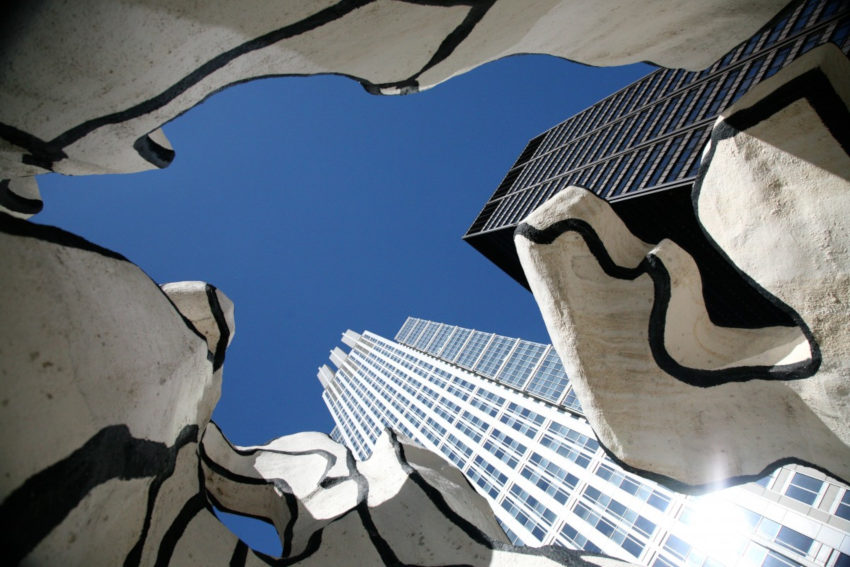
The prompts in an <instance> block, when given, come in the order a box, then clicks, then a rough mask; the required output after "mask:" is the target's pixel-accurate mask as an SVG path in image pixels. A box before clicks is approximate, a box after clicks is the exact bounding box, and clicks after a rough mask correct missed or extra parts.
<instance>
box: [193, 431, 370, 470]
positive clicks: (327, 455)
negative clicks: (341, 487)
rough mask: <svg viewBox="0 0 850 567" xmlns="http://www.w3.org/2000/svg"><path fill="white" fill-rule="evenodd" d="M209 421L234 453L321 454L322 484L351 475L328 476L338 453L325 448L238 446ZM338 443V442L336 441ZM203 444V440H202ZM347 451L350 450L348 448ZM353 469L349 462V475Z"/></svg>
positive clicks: (245, 455) (294, 455)
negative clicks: (296, 448)
mask: <svg viewBox="0 0 850 567" xmlns="http://www.w3.org/2000/svg"><path fill="white" fill-rule="evenodd" d="M209 423H210V425H212V426H213V427H215V429H216V431H218V434H219V436H221V439H222V440H223V441H224V442H225V443H226V444H227V446H228V447H229V448H230V450H231V451H233V452H234V453H236V454H237V455H242V456H244V457H250V456H253V455H256V454H257V453H258V452H260V451H262V452H265V453H274V454H276V455H286V456H290V457H301V456H305V455H320V456H322V457H324V459H325V461H326V464H325V472H324V473H322V476H321V480H320V484H321V482H323V481H325V480H330V481H336V480H338V479H339V480H348V479H349V477H328V476H327V475H328V472H330V470H331V469H332V468H333V467H334V465H336V455H334V454H333V453H331V452H330V451H327V450H325V449H308V450H306V451H282V450H280V449H267V448H265V447H251V448H250V449H246V448H242V447H237V446H235V445H234V444H233V443H231V442H230V440H229V439H228V438H227V437H226V436H225V435H224V433H223V432H222V431H221V428H220V427H219V426H218V424H217V423H216V422H214V421H212V420H210V422H209ZM206 434H207V432H206V429H204V436H206ZM324 435H325V437H327V438H328V439H330V440H331V441H332V442H333V443H336V441H334V440H333V439H331V438H330V436H329V435H327V434H324ZM336 444H338V443H336ZM202 445H203V442H202ZM340 446H341V447H343V446H342V445H340ZM343 448H345V447H343ZM346 451H348V449H346ZM355 468H356V467H355ZM353 470H355V469H353V468H352V467H351V466H350V464H349V467H348V473H349V476H351V475H352V474H354V473H353V472H352V471H353Z"/></svg>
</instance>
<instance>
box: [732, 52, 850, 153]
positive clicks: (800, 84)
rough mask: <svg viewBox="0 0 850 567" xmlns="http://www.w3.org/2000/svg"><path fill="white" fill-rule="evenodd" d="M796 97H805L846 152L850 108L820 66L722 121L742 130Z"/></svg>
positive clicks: (849, 148) (849, 149) (849, 143)
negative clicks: (849, 108)
mask: <svg viewBox="0 0 850 567" xmlns="http://www.w3.org/2000/svg"><path fill="white" fill-rule="evenodd" d="M800 99H805V100H806V101H807V102H808V103H809V104H810V105H811V107H812V109H813V110H814V111H815V113H817V115H818V117H819V118H820V119H821V121H822V122H823V124H824V126H825V127H826V129H827V130H828V131H829V133H830V134H831V135H832V137H833V138H835V141H836V142H838V144H839V145H840V146H841V148H842V149H843V150H844V153H846V154H848V155H850V129H848V128H847V127H846V126H847V125H848V124H850V110H848V108H847V105H846V104H845V103H844V100H843V99H842V98H841V96H840V95H839V94H838V93H837V92H835V88H834V87H833V86H832V83H831V82H830V80H829V78H828V77H827V76H826V74H825V73H824V72H823V70H821V69H820V68H814V69H811V70H809V71H806V72H805V73H802V74H801V75H799V76H798V77H795V78H793V79H791V80H790V81H788V82H786V83H785V84H783V85H782V86H780V87H778V88H777V89H776V90H774V91H773V92H771V93H770V94H768V95H767V96H765V97H764V98H762V99H761V100H759V101H758V102H756V103H755V104H753V105H752V106H749V107H747V108H742V109H741V110H739V111H737V112H735V113H734V114H732V115H731V116H729V117H728V118H726V119H724V122H725V123H726V124H728V125H729V126H731V127H732V128H733V129H735V130H737V131H739V132H742V131H744V130H748V129H750V128H752V127H753V126H755V125H757V124H758V123H760V122H763V121H765V120H767V119H768V118H770V117H771V116H773V115H774V114H776V113H777V112H779V111H780V110H782V109H783V108H785V107H787V106H789V105H791V104H792V103H794V102H796V101H798V100H800ZM733 135H734V134H733Z"/></svg>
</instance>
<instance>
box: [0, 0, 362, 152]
mask: <svg viewBox="0 0 850 567" xmlns="http://www.w3.org/2000/svg"><path fill="white" fill-rule="evenodd" d="M373 1H374V0H341V1H340V2H337V3H336V4H334V5H332V6H328V7H327V8H324V9H322V10H320V11H318V12H316V13H315V14H313V15H311V16H308V17H306V18H304V19H302V20H300V21H298V22H295V23H292V24H289V25H286V26H284V27H282V28H278V29H276V30H273V31H271V32H268V33H265V34H263V35H261V36H259V37H257V38H254V39H251V40H249V41H246V42H245V43H242V44H240V45H237V46H236V47H233V48H231V49H229V50H227V51H225V52H223V53H220V54H218V55H216V56H215V57H213V58H212V59H210V60H208V61H206V62H205V63H203V64H202V65H200V66H199V67H197V68H196V69H195V70H194V71H192V72H191V73H189V74H188V75H186V76H185V77H183V78H182V79H180V80H179V81H177V82H176V83H174V84H173V85H171V86H170V87H168V88H167V89H165V90H164V91H162V92H161V93H159V94H158V95H155V96H153V97H151V98H148V99H146V100H144V101H142V102H140V103H138V104H136V105H134V106H131V107H130V108H127V109H125V110H121V111H118V112H113V113H111V114H107V115H104V116H100V117H98V118H93V119H91V120H87V121H85V122H83V123H82V124H79V125H77V126H75V127H73V128H71V129H69V130H66V131H65V132H63V133H62V134H60V135H59V136H57V137H56V138H54V139H53V140H51V141H50V142H48V143H47V145H48V146H49V147H58V148H65V147H66V146H68V145H70V144H73V143H74V142H76V141H77V140H79V139H81V138H83V137H84V136H86V135H88V134H90V133H91V132H92V131H94V130H96V129H98V128H100V127H101V126H105V125H107V124H118V123H121V122H126V121H127V120H130V119H133V118H138V117H139V116H142V115H145V114H148V113H150V112H152V111H154V110H156V109H158V108H161V107H163V106H165V105H166V104H168V103H169V102H171V101H172V100H174V99H175V98H177V97H178V96H179V95H181V94H183V93H184V92H185V91H187V90H188V89H190V88H191V87H193V86H195V85H196V84H198V83H199V82H201V81H202V80H203V79H205V78H206V77H208V76H209V75H211V74H212V73H214V72H216V71H218V70H219V69H221V68H223V67H225V66H226V65H228V64H229V63H230V62H231V61H233V60H234V59H236V58H238V57H240V56H242V55H245V54H247V53H251V52H252V51H256V50H258V49H262V48H265V47H268V46H270V45H273V44H275V43H277V42H279V41H283V40H285V39H290V38H293V37H296V36H299V35H302V34H304V33H307V32H310V31H313V30H315V29H318V28H320V27H321V26H323V25H326V24H328V23H330V22H333V21H335V20H338V19H340V18H342V17H343V16H346V15H348V14H349V13H351V12H353V11H355V10H357V9H358V8H361V7H363V6H365V5H367V4H370V3H372V2H373ZM0 133H2V130H0Z"/></svg>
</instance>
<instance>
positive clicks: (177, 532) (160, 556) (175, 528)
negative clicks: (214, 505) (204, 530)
mask: <svg viewBox="0 0 850 567" xmlns="http://www.w3.org/2000/svg"><path fill="white" fill-rule="evenodd" d="M206 505H207V502H206V499H205V498H204V496H203V494H195V495H194V496H192V497H191V498H189V500H187V501H186V503H185V504H183V508H181V510H180V513H178V514H177V517H176V518H174V521H173V522H172V523H171V525H170V526H168V529H167V530H166V531H165V534H164V535H163V536H162V540H161V541H160V544H159V551H158V553H157V554H156V563H154V567H168V565H169V564H170V563H171V556H172V555H174V549H175V548H176V547H177V543H178V542H179V541H180V538H181V537H182V536H183V533H184V532H185V531H186V527H187V526H188V525H189V523H190V522H191V521H192V520H194V519H195V517H196V516H197V515H198V514H199V513H200V512H201V510H203V509H204V508H206Z"/></svg>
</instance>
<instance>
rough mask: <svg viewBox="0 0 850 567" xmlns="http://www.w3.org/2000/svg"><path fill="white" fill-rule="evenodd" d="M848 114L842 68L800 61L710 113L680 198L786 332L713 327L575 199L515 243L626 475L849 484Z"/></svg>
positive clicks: (688, 265)
mask: <svg viewBox="0 0 850 567" xmlns="http://www.w3.org/2000/svg"><path fill="white" fill-rule="evenodd" d="M848 107H850V62H848V60H847V58H846V57H845V56H844V55H843V54H842V53H841V52H840V50H838V49H837V48H835V47H834V46H832V45H825V46H823V47H821V48H818V49H817V50H814V51H812V52H811V53H809V54H807V55H805V56H804V57H801V58H800V59H799V60H797V61H795V62H794V63H793V64H792V65H790V66H789V67H788V68H786V69H785V70H783V71H782V72H780V73H779V74H777V75H775V76H774V77H772V78H770V79H769V80H766V81H764V82H763V83H761V84H760V85H758V86H757V87H756V88H755V89H753V91H751V92H750V93H749V94H747V95H746V96H745V97H743V98H741V99H740V100H739V101H738V102H737V103H736V104H735V105H734V106H732V107H731V108H729V109H728V110H727V111H725V112H724V113H723V114H722V116H721V117H720V118H719V119H718V122H717V123H716V125H715V127H714V130H713V134H712V139H711V142H710V144H709V146H708V148H706V151H705V154H704V156H703V163H702V170H701V173H700V176H699V179H698V181H697V183H696V187H695V190H694V205H695V207H696V212H697V216H698V219H699V221H700V222H701V225H702V227H703V229H704V231H705V232H706V234H707V235H708V237H709V238H710V239H711V240H712V241H713V242H714V244H715V246H717V247H718V248H719V249H720V250H721V252H722V253H723V254H725V256H726V257H727V258H728V260H729V261H730V262H732V263H733V264H734V265H735V266H736V267H737V269H738V270H740V271H741V272H742V273H743V274H744V275H745V277H746V278H748V280H749V281H750V282H751V284H752V285H753V286H755V287H756V288H757V289H759V290H760V291H761V293H762V294H763V295H764V296H766V297H767V298H768V299H769V300H770V301H771V302H772V303H773V304H774V305H775V306H776V308H777V309H779V310H782V311H784V312H785V313H786V314H787V315H788V316H789V317H790V319H791V320H792V321H793V322H794V325H793V326H777V327H767V328H747V329H735V328H728V327H719V326H717V325H715V324H714V323H712V321H711V316H710V313H708V312H707V310H706V307H705V303H704V299H703V295H702V290H701V278H700V273H699V270H698V267H697V265H696V264H695V262H694V260H693V259H692V258H691V257H690V256H689V255H688V254H687V253H685V252H684V251H683V250H682V249H681V248H679V247H678V246H677V245H676V244H675V243H674V242H672V241H669V240H663V241H661V242H659V243H646V242H642V241H640V240H639V239H637V238H635V237H634V236H633V235H632V234H631V233H630V232H629V230H628V228H627V227H626V225H625V224H624V223H623V222H622V221H621V220H620V219H619V217H617V216H616V214H614V213H613V211H612V210H611V208H610V206H609V205H608V204H607V203H605V202H604V201H602V200H600V199H598V198H597V197H595V196H594V195H593V194H592V193H590V192H588V191H586V190H583V189H581V188H577V187H573V188H570V189H569V190H567V191H564V192H562V193H560V194H558V195H556V196H555V197H554V198H552V199H551V200H550V201H549V202H547V203H545V204H544V205H543V206H542V207H541V208H539V209H538V210H536V211H535V212H533V213H532V214H531V215H530V216H529V217H528V218H527V219H526V221H525V223H523V224H521V225H520V226H519V227H518V229H517V233H516V237H515V241H516V244H517V249H518V252H519V254H520V259H521V261H522V264H523V269H524V270H525V273H526V276H527V277H528V280H529V283H530V285H531V289H532V291H533V292H534V295H535V298H536V299H537V301H538V304H539V306H540V309H541V312H542V313H543V318H544V320H545V321H546V325H547V328H548V330H549V332H550V335H551V336H552V339H553V344H554V345H555V347H556V348H557V349H558V352H559V354H560V355H561V358H562V360H563V361H564V366H565V367H566V369H567V372H568V373H569V375H570V378H571V380H572V381H573V384H574V385H575V388H576V391H577V392H578V393H579V398H580V399H581V402H582V406H583V407H584V409H585V411H586V412H587V415H588V419H589V420H590V421H591V423H592V424H593V426H594V430H595V431H596V433H597V435H598V436H599V439H600V441H601V442H602V443H603V444H604V445H605V446H606V447H607V448H608V449H609V451H610V452H611V453H612V454H613V455H614V456H615V457H616V458H618V459H619V460H620V461H621V462H622V463H624V465H626V466H627V467H631V468H633V469H638V470H640V471H643V472H644V473H647V472H648V473H652V474H655V475H657V476H658V478H659V479H660V480H662V481H664V482H666V483H668V484H673V485H677V484H678V486H679V487H682V485H681V484H680V483H685V484H686V485H707V484H712V483H718V482H724V481H727V480H728V479H730V478H732V477H741V478H740V479H739V480H745V479H747V478H755V477H756V476H759V475H760V474H763V473H764V472H766V471H768V470H770V469H772V468H773V467H775V466H777V465H778V464H781V463H783V462H787V461H795V460H797V461H802V462H806V463H809V464H811V465H814V466H817V467H820V468H822V469H825V470H826V471H828V472H829V473H831V474H832V475H834V476H837V477H839V478H843V479H848V478H850V427H848V421H849V420H850V419H849V418H850V393H849V392H848V384H850V366H848V360H850V356H848V355H850V336H849V335H848V330H847V321H848V320H850V311H848V307H847V290H848V289H850V223H848V220H847V219H848V218H850V205H848V200H847V195H848V191H850V155H848V153H850V138H848V135H847V129H846V126H847V124H850V112H848ZM766 255H767V257H766Z"/></svg>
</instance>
